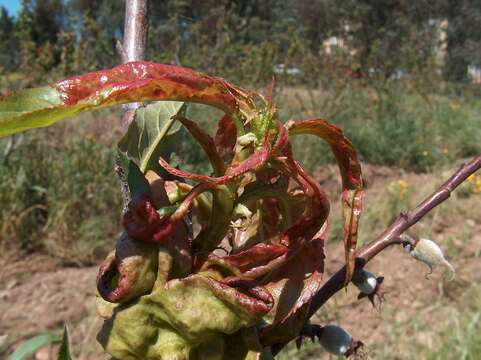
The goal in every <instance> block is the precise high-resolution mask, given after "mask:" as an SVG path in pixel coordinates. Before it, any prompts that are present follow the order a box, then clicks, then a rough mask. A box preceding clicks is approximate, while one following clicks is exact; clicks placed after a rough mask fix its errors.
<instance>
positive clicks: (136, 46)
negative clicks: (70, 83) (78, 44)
mask: <svg viewBox="0 0 481 360" xmlns="http://www.w3.org/2000/svg"><path fill="white" fill-rule="evenodd" d="M148 8H149V0H126V2H125V20H124V41H123V44H121V43H120V42H119V43H117V51H118V52H119V55H120V58H121V61H122V63H126V62H129V61H135V60H143V59H144V58H145V49H146V45H147V33H148V28H149V22H148V17H147V13H148ZM139 106H140V104H139V103H133V104H129V105H127V106H125V107H124V109H125V112H124V114H123V115H122V127H123V128H124V131H127V129H128V127H129V125H130V123H131V122H132V120H133V118H134V114H135V110H136V109H137V108H138V107H139ZM124 170H125V169H123V168H122V164H121V160H120V157H119V156H117V159H116V164H115V171H116V173H117V175H118V176H119V181H120V192H121V193H122V201H123V209H122V213H125V212H126V211H127V205H128V203H129V202H130V200H131V195H130V191H129V187H128V184H127V179H126V178H125V171H124Z"/></svg>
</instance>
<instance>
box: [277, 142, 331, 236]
mask: <svg viewBox="0 0 481 360" xmlns="http://www.w3.org/2000/svg"><path fill="white" fill-rule="evenodd" d="M284 155H286V158H285V159H283V160H282V161H283V163H284V165H285V169H286V171H287V172H288V174H289V176H291V178H292V179H294V180H295V181H296V182H297V183H298V184H299V185H300V186H301V189H302V191H303V192H304V195H305V196H306V198H307V202H306V207H305V209H304V212H303V213H302V215H301V216H299V218H298V219H296V220H295V222H294V224H293V225H292V226H291V227H290V228H289V229H287V231H285V232H284V234H283V236H282V238H283V241H284V242H286V243H289V244H291V243H295V242H297V241H298V240H297V239H299V238H302V239H307V240H310V239H312V237H313V236H314V235H315V234H316V233H317V232H318V231H319V230H320V229H321V227H322V225H323V224H324V223H325V221H326V220H327V217H328V216H329V209H330V205H329V201H328V199H327V196H326V194H325V193H324V191H322V189H321V187H320V186H319V184H318V183H317V181H316V180H315V179H314V178H313V177H312V176H311V175H309V174H308V173H307V171H305V170H304V168H303V167H302V166H301V165H300V164H299V163H298V162H297V161H295V160H294V159H293V158H292V153H291V149H290V148H289V147H287V148H286V149H285V150H284Z"/></svg>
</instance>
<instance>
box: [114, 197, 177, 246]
mask: <svg viewBox="0 0 481 360" xmlns="http://www.w3.org/2000/svg"><path fill="white" fill-rule="evenodd" d="M123 225H124V228H125V231H126V232H127V234H129V236H130V237H132V238H134V239H137V240H142V241H146V242H164V241H165V240H166V239H167V237H168V236H169V235H170V234H171V233H172V230H173V224H172V222H170V221H169V219H168V217H167V216H164V217H163V218H160V216H159V214H158V213H157V210H156V209H155V207H154V204H153V203H152V202H151V200H150V198H149V197H148V196H147V195H144V194H143V195H141V196H139V197H137V198H136V199H134V200H132V201H131V202H130V204H129V208H128V210H127V212H126V213H125V214H124V218H123Z"/></svg>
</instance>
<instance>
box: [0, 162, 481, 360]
mask: <svg viewBox="0 0 481 360" xmlns="http://www.w3.org/2000/svg"><path fill="white" fill-rule="evenodd" d="M453 169H455V168H454V167H453V168H451V169H450V170H449V171H446V172H443V173H439V174H436V175H435V176H434V179H435V180H434V181H433V180H428V179H433V175H432V174H431V175H426V174H412V173H406V172H404V171H402V170H396V169H389V168H384V167H375V166H365V167H364V174H365V178H366V183H367V191H366V208H368V207H369V206H371V205H373V204H376V203H377V202H378V201H381V200H382V197H383V196H386V191H385V190H386V188H387V187H388V186H389V184H392V183H393V181H398V180H399V179H402V180H404V181H406V183H408V184H409V186H410V188H411V189H412V190H413V191H412V192H413V194H412V201H413V203H416V201H418V200H420V199H422V198H423V197H425V196H426V195H428V193H429V192H430V191H432V190H433V189H434V187H435V184H439V183H440V182H441V181H442V179H445V178H447V176H448V175H449V174H450V172H452V171H453ZM316 176H317V178H318V179H319V181H320V182H321V184H322V186H323V187H324V188H325V189H326V190H327V192H328V194H329V195H330V197H331V198H333V197H334V196H337V195H338V194H339V190H338V189H339V183H338V180H337V179H338V173H337V169H336V168H335V167H334V166H332V167H325V168H323V170H322V171H318V172H317V174H316ZM450 201H451V202H452V203H451V204H449V202H450ZM479 205H480V194H473V195H471V196H466V197H453V198H452V199H451V200H448V204H446V205H443V206H441V207H440V209H436V210H435V211H434V212H433V214H431V215H430V216H429V217H428V218H427V219H425V220H423V221H422V223H421V224H420V225H418V226H417V228H416V229H414V231H415V232H418V233H426V232H427V233H429V234H431V237H432V238H433V240H435V241H436V242H438V243H439V244H440V245H441V246H442V247H443V248H444V249H445V250H446V253H447V256H448V258H449V260H450V261H451V262H452V264H453V266H454V267H455V268H456V270H457V274H456V279H455V280H454V281H448V276H446V275H445V274H443V273H442V272H441V271H438V272H435V273H434V274H432V275H431V276H429V277H428V278H426V276H425V275H426V274H427V268H426V267H425V266H424V265H423V264H420V263H418V262H416V261H414V260H413V259H411V258H410V257H409V256H408V255H407V254H405V253H404V252H403V251H402V249H401V248H392V249H388V250H386V251H385V252H384V253H383V254H382V255H381V256H379V257H377V258H376V259H374V260H373V261H372V263H370V264H368V266H367V269H368V270H369V271H372V272H374V273H375V274H377V275H383V276H385V282H384V290H385V291H386V301H385V302H384V303H383V306H382V309H381V310H380V311H379V310H375V309H373V308H372V306H371V305H370V304H369V302H368V300H367V299H363V300H361V301H357V300H356V297H357V293H356V291H355V289H354V288H353V287H352V286H350V287H349V289H348V291H347V292H346V291H341V292H339V293H338V294H337V295H336V296H335V297H334V298H333V299H331V300H330V301H329V303H328V304H326V306H325V307H324V308H323V309H321V311H320V312H319V313H318V315H317V318H316V319H314V320H318V321H320V323H328V322H330V323H340V324H342V326H343V327H345V328H346V329H349V331H350V332H351V333H352V334H353V336H354V337H355V338H356V339H359V340H362V341H363V342H364V343H365V344H366V351H367V353H368V357H369V358H373V359H383V358H391V359H411V358H415V357H412V354H411V353H408V352H406V349H407V348H408V347H409V346H410V345H412V344H415V346H416V347H421V348H422V347H425V348H432V347H435V346H436V343H437V342H439V341H440V340H439V335H440V333H441V331H442V330H443V329H445V328H446V326H449V319H450V317H452V316H453V312H452V311H453V309H456V310H459V311H458V312H457V313H458V314H459V313H462V311H463V309H462V306H464V305H462V304H464V303H462V302H461V301H464V300H460V299H462V297H463V295H464V294H466V292H467V291H468V289H469V288H470V287H471V284H473V283H477V282H479V281H480V280H481V262H480V261H479V253H480V252H481V209H480V207H479ZM458 210H459V211H458ZM461 210H462V211H461ZM332 213H333V215H332V216H339V213H340V210H339V204H338V203H334V204H333V207H332ZM387 216H388V215H387ZM388 221H389V219H388V220H386V223H385V225H384V227H385V226H386V225H388ZM382 230H383V227H380V228H379V229H378V230H377V233H373V234H372V238H374V237H375V236H376V235H377V234H379V233H380V232H381V231H382ZM362 231H363V227H362V225H361V232H362ZM369 235H370V234H369ZM326 255H327V259H326V274H325V275H324V276H325V278H326V279H327V278H328V276H329V274H330V273H332V272H334V271H335V270H336V269H337V268H339V267H340V266H341V265H342V261H343V254H342V246H341V243H339V242H329V243H328V244H327V248H326ZM0 268H1V269H2V270H1V273H0V342H3V346H2V344H1V343H0V349H6V348H9V349H12V348H14V347H15V345H16V344H18V343H19V342H20V341H21V340H24V339H26V338H29V337H31V336H32V335H35V334H37V333H41V332H44V331H46V330H52V331H58V330H59V329H61V328H62V326H63V324H64V322H67V323H68V324H69V328H70V333H71V340H72V344H73V348H74V353H75V358H76V359H92V360H93V359H108V356H106V355H104V354H102V351H101V349H100V347H99V345H97V343H96V341H95V334H96V331H97V330H98V329H99V327H100V324H101V320H100V319H99V317H98V316H97V315H96V314H95V309H94V292H95V277H96V272H97V268H96V267H87V268H78V267H65V266H63V265H62V264H61V263H60V262H59V261H58V260H55V259H52V258H49V257H48V256H45V255H38V254H37V255H31V256H30V257H27V258H24V259H15V260H12V259H8V260H7V259H0ZM446 324H447V325H446ZM413 329H414V330H413ZM400 331H401V332H402V333H401V334H399V333H398V332H400ZM414 331H415V332H414ZM387 348H389V349H390V350H389V351H390V353H389V355H387V354H386V352H385V351H387V350H386V349H387ZM54 350H55V349H52V348H49V347H47V348H44V349H41V350H40V351H39V352H37V354H36V355H35V357H34V358H35V359H38V360H40V359H41V360H45V359H54V358H55V357H54V356H53V353H54ZM6 354H8V351H7V352H4V353H3V355H2V353H0V358H3V356H5V355H6ZM295 354H297V353H294V352H293V350H292V349H291V350H289V351H288V352H286V353H285V354H284V358H286V359H295V358H299V359H301V358H302V359H307V358H310V359H321V358H324V355H323V354H322V351H320V350H319V349H317V348H313V347H312V346H309V347H308V348H307V349H306V351H304V352H303V353H302V352H301V353H299V354H300V355H295ZM302 354H303V355H302Z"/></svg>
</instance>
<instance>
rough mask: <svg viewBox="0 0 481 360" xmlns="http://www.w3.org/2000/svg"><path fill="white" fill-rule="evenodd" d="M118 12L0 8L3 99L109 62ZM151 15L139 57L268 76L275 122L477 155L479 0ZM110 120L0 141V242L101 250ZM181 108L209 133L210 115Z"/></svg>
mask: <svg viewBox="0 0 481 360" xmlns="http://www.w3.org/2000/svg"><path fill="white" fill-rule="evenodd" d="M123 17H124V1H117V0H115V1H114V0H104V1H100V0H94V1H90V0H88V1H85V0H68V1H62V0H23V1H22V2H21V7H20V10H19V12H18V13H17V14H9V13H8V11H7V10H6V8H4V7H1V10H0V75H1V77H0V94H8V93H9V92H11V91H15V90H18V89H21V88H25V87H30V86H36V85H40V84H45V83H48V82H52V81H54V80H58V79H60V78H62V77H66V76H70V75H73V74H78V73H82V72H86V71H93V70H97V69H100V68H106V67H112V66H115V65H116V64H118V63H119V56H118V55H117V53H116V42H117V41H119V40H121V39H122V32H123V20H124V19H123ZM149 21H150V28H149V42H148V52H147V58H148V59H150V60H153V61H157V62H163V63H173V64H182V65H184V66H189V67H193V68H195V69H198V70H201V71H204V72H207V73H210V74H215V75H219V76H222V77H225V78H227V79H228V80H230V81H232V82H234V83H237V84H240V85H242V86H245V87H251V88H256V89H259V90H260V91H263V89H265V88H266V87H267V85H268V84H269V83H270V82H271V81H272V79H273V77H276V84H277V85H276V98H277V102H278V104H279V107H280V113H281V118H282V120H283V121H285V120H288V119H296V118H297V119H298V118H306V117H324V118H327V119H329V120H331V121H332V122H334V123H335V124H337V125H339V126H341V127H342V128H343V129H344V131H345V132H346V134H347V135H348V136H349V137H350V138H351V139H352V141H353V142H354V144H355V146H356V148H357V149H358V151H359V154H360V157H361V159H362V160H363V161H364V162H367V163H371V164H377V165H387V166H392V167H401V168H403V169H406V170H409V171H411V170H412V171H418V172H419V171H421V172H426V171H430V170H432V169H433V168H435V167H438V166H441V165H444V164H449V163H452V162H453V161H454V160H456V159H459V158H465V157H468V156H471V155H473V154H475V153H476V152H479V151H480V150H481V143H480V141H479V139H480V135H481V127H480V123H479V118H478V116H479V115H478V114H479V110H480V104H481V102H480V99H479V95H480V93H481V90H480V89H481V87H480V82H481V68H480V65H481V31H479V29H478V24H479V23H480V22H481V2H479V0H460V1H457V0H437V1H428V0H419V1H404V0H387V1H380V0H361V1H357V0H356V1H354V0H296V1H294V0H264V1H258V0H237V1H226V0H215V1H213V0H202V1H199V0H167V1H151V2H150V14H149ZM117 116H118V111H117V110H110V111H103V112H100V113H96V114H94V115H86V116H84V117H83V120H84V121H79V122H77V124H79V125H78V126H77V125H75V126H73V125H72V124H71V123H69V122H67V123H63V124H60V125H58V126H55V127H53V128H50V129H46V130H41V131H35V132H31V133H27V134H23V135H17V136H15V137H11V138H9V139H5V140H1V141H0V150H1V152H0V179H1V181H0V202H1V204H2V207H1V208H0V222H1V224H2V226H1V227H0V248H2V249H3V250H4V251H7V250H8V249H14V250H15V253H18V251H17V250H19V249H22V250H23V251H26V252H30V251H35V250H39V249H41V250H45V251H47V252H50V253H52V254H55V255H60V256H62V257H65V259H68V261H72V259H75V260H74V261H80V262H92V261H95V260H96V259H97V256H102V255H103V254H104V249H103V246H104V244H105V240H103V241H102V239H108V238H112V237H113V235H114V234H115V231H117V230H118V228H117V226H118V225H116V224H118V222H119V221H118V216H119V215H118V211H117V207H116V205H118V204H119V201H120V200H119V199H120V197H119V196H118V192H117V191H118V190H117V186H116V179H115V176H114V175H113V172H112V166H113V165H112V164H113V160H112V159H113V153H114V150H113V145H114V144H115V143H116V141H117V140H118V139H119V138H120V136H121V133H120V129H119V127H118V126H117V125H116V124H117V120H116V118H117ZM191 116H192V117H194V118H195V119H196V120H198V121H199V122H200V124H201V125H204V126H205V127H206V128H207V129H208V130H209V131H211V132H212V131H213V130H212V129H213V127H212V126H209V122H212V121H215V119H216V118H218V117H219V116H220V115H219V114H218V113H216V112H213V111H210V110H208V109H205V108H203V107H193V108H192V109H191ZM294 145H295V150H296V152H297V156H298V157H299V158H300V159H301V161H303V162H304V163H305V164H306V165H307V166H308V167H309V168H310V169H311V170H314V169H315V168H316V167H317V166H319V165H323V164H327V163H330V162H332V157H331V156H330V155H329V151H327V148H326V147H324V145H322V144H321V143H319V142H318V141H317V140H316V139H314V138H312V139H311V138H307V139H303V140H302V144H301V143H298V142H296V143H295V144H294ZM181 147H182V151H181V152H182V154H183V156H182V159H181V160H182V163H184V164H186V165H187V166H188V167H189V169H190V170H197V171H200V170H202V171H208V165H207V164H206V163H205V162H204V159H202V158H201V157H200V156H199V151H196V148H195V145H194V144H193V142H191V141H190V140H189V138H188V137H187V136H185V141H184V143H183V144H181ZM106 220H108V221H106ZM99 224H104V225H103V226H99ZM105 224H107V225H105ZM20 253H22V252H20ZM72 253H73V254H75V256H72Z"/></svg>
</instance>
